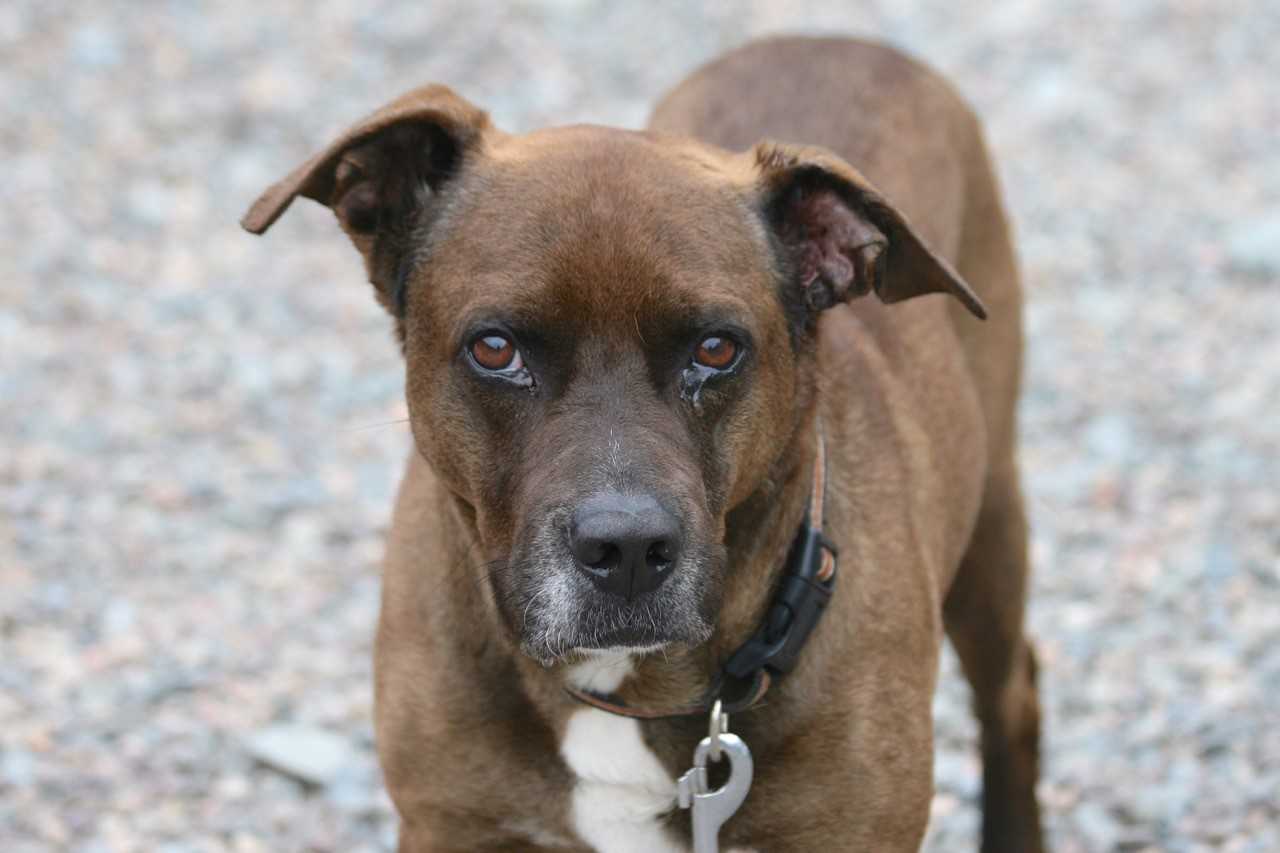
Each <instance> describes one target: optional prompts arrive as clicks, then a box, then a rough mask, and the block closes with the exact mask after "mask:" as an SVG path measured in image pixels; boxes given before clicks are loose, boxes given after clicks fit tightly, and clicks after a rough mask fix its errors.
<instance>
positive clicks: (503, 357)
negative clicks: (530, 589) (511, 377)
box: [471, 332, 524, 373]
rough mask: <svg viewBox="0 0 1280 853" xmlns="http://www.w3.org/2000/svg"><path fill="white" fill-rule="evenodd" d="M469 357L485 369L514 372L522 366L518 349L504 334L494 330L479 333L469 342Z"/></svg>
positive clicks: (522, 362)
mask: <svg viewBox="0 0 1280 853" xmlns="http://www.w3.org/2000/svg"><path fill="white" fill-rule="evenodd" d="M471 358H472V359H473V360H474V361H475V363H476V364H477V365H479V366H480V367H482V368H484V369H485V370H491V371H494V372H503V373H514V372H515V371H518V370H520V369H521V368H522V367H524V360H523V359H522V358H521V357H520V350H518V349H516V345H515V344H513V343H512V342H511V339H510V338H508V337H507V336H506V335H500V334H498V333H496V332H490V333H488V334H484V335H481V336H480V337H478V338H476V339H475V340H474V341H472V342H471Z"/></svg>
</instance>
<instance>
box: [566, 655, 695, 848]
mask: <svg viewBox="0 0 1280 853" xmlns="http://www.w3.org/2000/svg"><path fill="white" fill-rule="evenodd" d="M631 671H632V667H631V658H630V656H629V655H627V654H626V653H623V652H616V653H615V652H604V653H601V654H598V655H594V656H593V657H592V658H591V659H590V660H587V661H585V662H584V663H581V664H578V665H577V666H576V667H575V668H574V669H573V670H572V671H571V672H570V674H569V678H570V680H571V681H573V683H574V684H575V685H576V686H578V687H581V688H584V689H589V690H593V691H596V692H601V693H608V692H612V691H614V690H616V689H617V688H618V686H619V685H620V684H622V682H623V680H624V679H625V678H626V677H627V676H628V675H630V674H631ZM560 754H561V755H562V756H564V760H565V763H567V764H568V765H569V768H570V769H571V770H572V771H573V772H574V773H575V774H576V775H577V777H578V782H577V784H576V785H575V786H574V789H573V801H572V805H571V816H572V820H573V828H574V831H576V832H577V833H578V836H579V837H580V838H582V840H583V841H585V842H586V843H587V844H590V845H591V846H592V847H594V848H595V849H596V850H597V851H599V853H686V851H687V850H688V848H687V847H685V846H684V845H683V844H681V843H679V842H677V840H676V839H675V838H673V837H672V836H671V834H670V833H669V832H667V830H666V828H665V827H664V826H663V825H662V823H661V822H660V821H659V820H658V818H659V816H661V815H663V814H665V813H667V812H668V811H670V810H671V809H672V808H674V807H675V802H676V783H675V780H674V779H673V778H671V776H670V775H668V774H667V770H666V768H665V767H663V766H662V762H660V761H658V757H657V756H656V755H654V754H653V751H652V750H650V749H649V747H648V746H647V745H646V744H645V742H644V737H643V736H642V734H641V732H640V723H639V721H638V720H632V719H629V718H627V717H619V716H617V715H615V714H610V713H608V712H606V711H601V710H599V709H597V708H583V709H582V710H580V711H575V712H574V713H573V716H571V717H570V718H569V723H568V725H567V726H566V728H565V733H564V740H563V741H562V742H561V744H560Z"/></svg>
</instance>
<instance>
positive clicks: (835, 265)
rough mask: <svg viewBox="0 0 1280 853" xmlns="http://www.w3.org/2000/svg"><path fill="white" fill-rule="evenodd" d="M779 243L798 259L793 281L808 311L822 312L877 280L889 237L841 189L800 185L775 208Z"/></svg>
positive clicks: (866, 288)
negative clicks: (779, 222)
mask: <svg viewBox="0 0 1280 853" xmlns="http://www.w3.org/2000/svg"><path fill="white" fill-rule="evenodd" d="M779 213H780V217H781V220H782V222H781V235H782V238H783V242H784V243H786V244H787V245H788V246H790V247H791V249H792V251H793V253H794V256H795V258H796V262H797V273H798V277H799V281H798V284H799V286H800V287H801V289H802V293H803V297H804V301H805V303H806V304H807V305H808V306H809V308H810V309H812V310H815V311H821V310H823V309H825V308H829V307H831V306H832V305H835V304H836V303H839V302H845V301H848V300H849V299H852V298H853V297H855V296H862V295H864V294H866V293H869V292H870V291H872V290H873V289H875V288H876V286H877V285H878V284H879V281H880V275H881V270H882V267H883V264H882V262H881V259H882V257H883V255H884V250H885V247H886V246H887V245H888V240H887V239H886V238H885V235H884V233H883V232H882V231H881V230H880V229H879V228H877V227H876V226H875V225H874V224H873V223H872V222H871V221H870V220H869V219H867V218H866V217H865V216H863V215H862V214H861V213H859V212H858V211H857V210H855V209H854V208H853V206H851V205H850V204H849V203H848V202H847V201H846V200H845V199H844V198H843V197H842V196H841V194H840V193H838V192H836V191H835V190H833V189H830V188H827V187H821V186H813V185H809V186H805V185H804V184H800V185H798V186H796V187H794V188H793V189H792V190H791V191H790V193H788V195H787V198H786V201H785V202H784V204H783V205H782V209H781V210H780V211H779Z"/></svg>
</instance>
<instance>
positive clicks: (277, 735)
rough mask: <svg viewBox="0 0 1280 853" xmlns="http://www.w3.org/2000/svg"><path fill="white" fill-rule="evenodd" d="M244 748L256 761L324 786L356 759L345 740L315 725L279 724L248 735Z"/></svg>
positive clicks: (310, 782) (312, 783)
mask: <svg viewBox="0 0 1280 853" xmlns="http://www.w3.org/2000/svg"><path fill="white" fill-rule="evenodd" d="M246 749H247V751H248V753H249V755H251V756H252V757H253V758H254V759H255V760H257V761H259V762H261V763H263V764H265V765H267V766H268V767H270V768H272V769H273V770H277V771H279V772H281V773H284V774H285V775H287V776H291V777H293V778H294V779H297V780H298V781H300V782H304V783H306V784H308V785H314V786H317V787H323V786H325V785H327V784H329V783H330V782H332V781H333V780H335V779H336V778H338V776H339V775H340V774H341V773H342V772H343V770H344V769H346V768H347V767H349V766H350V764H351V762H352V761H353V760H355V756H354V752H353V750H352V747H351V745H350V744H349V743H348V742H347V740H346V739H345V738H343V737H341V736H339V735H336V734H334V733H333V732H330V731H326V730H324V729H320V728H316V727H314V726H307V725H301V724H290V723H281V724H278V725H273V726H268V727H267V728H264V729H260V730H259V731H257V732H254V733H253V734H252V735H250V736H249V738H248V740H247V741H246Z"/></svg>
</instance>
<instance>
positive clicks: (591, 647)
mask: <svg viewBox="0 0 1280 853" xmlns="http://www.w3.org/2000/svg"><path fill="white" fill-rule="evenodd" d="M531 627H532V626H531ZM710 637H711V629H710V627H709V626H701V625H699V626H697V627H695V628H693V629H692V630H673V629H663V628H659V629H657V630H655V629H654V628H652V627H650V626H645V627H643V628H639V627H620V628H617V629H614V630H608V631H583V630H582V629H581V628H578V627H577V626H575V627H573V628H566V629H564V630H555V629H554V628H552V629H550V630H544V629H537V630H534V631H533V632H532V634H531V635H528V636H526V637H525V638H524V639H523V641H522V642H521V644H520V649H521V651H522V652H523V653H524V654H526V655H528V656H529V657H531V658H533V659H534V660H536V661H538V663H540V664H542V665H543V666H552V665H554V664H556V663H559V662H561V661H564V660H566V659H568V658H570V657H573V656H580V655H585V656H589V657H594V656H600V655H614V654H628V655H645V654H651V653H654V652H658V651H662V650H663V649H666V648H668V647H670V646H697V645H701V644H702V643H705V642H706V641H707V640H708V639H710Z"/></svg>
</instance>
